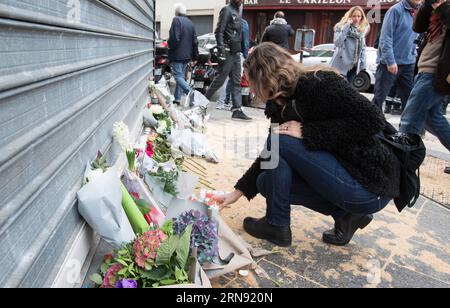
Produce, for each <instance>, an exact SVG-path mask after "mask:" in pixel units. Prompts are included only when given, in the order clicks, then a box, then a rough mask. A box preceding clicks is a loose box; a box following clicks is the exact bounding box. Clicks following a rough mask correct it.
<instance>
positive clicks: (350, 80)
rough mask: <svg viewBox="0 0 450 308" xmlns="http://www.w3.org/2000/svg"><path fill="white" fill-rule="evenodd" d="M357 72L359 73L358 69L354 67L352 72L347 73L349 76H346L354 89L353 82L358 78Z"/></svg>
mask: <svg viewBox="0 0 450 308" xmlns="http://www.w3.org/2000/svg"><path fill="white" fill-rule="evenodd" d="M356 71H357V68H356V67H354V68H352V69H351V70H349V71H348V72H347V75H346V76H344V77H345V78H347V80H348V82H349V83H350V85H351V86H352V87H353V81H354V80H355V78H356V76H358V75H357V74H356Z"/></svg>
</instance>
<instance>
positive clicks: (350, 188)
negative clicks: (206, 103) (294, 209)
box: [221, 43, 400, 247]
mask: <svg viewBox="0 0 450 308" xmlns="http://www.w3.org/2000/svg"><path fill="white" fill-rule="evenodd" d="M244 69H245V74H246V76H247V78H248V81H249V83H250V87H251V88H253V90H254V92H255V93H256V95H257V96H258V97H259V98H260V99H261V100H262V101H266V102H267V104H266V110H265V113H266V115H267V117H268V118H270V120H271V122H272V123H278V124H279V126H278V127H277V128H276V129H272V130H271V133H270V135H269V138H268V142H267V146H268V148H269V150H270V149H271V150H272V151H270V155H271V157H270V161H271V162H277V163H276V164H275V165H274V166H271V163H270V162H267V161H266V160H264V159H263V158H262V157H259V158H258V159H257V160H256V161H255V162H254V164H253V165H252V166H251V168H250V169H249V170H248V171H247V172H246V173H245V175H244V176H243V177H242V178H241V179H240V180H239V181H238V183H237V184H236V186H235V189H236V190H235V191H234V192H232V193H230V194H228V195H226V196H224V197H223V198H222V200H221V202H222V206H223V207H226V206H229V205H231V204H233V203H235V202H236V201H238V200H239V199H240V198H241V197H243V196H245V197H246V198H247V199H248V200H251V199H253V198H254V197H255V196H256V195H257V194H258V193H260V194H261V195H263V196H264V197H265V198H266V203H267V210H266V216H265V217H263V218H260V219H256V218H250V217H248V218H245V220H244V229H245V231H246V232H247V233H249V234H250V235H252V236H254V237H256V238H260V239H265V240H268V241H270V242H272V243H274V244H276V245H278V246H282V247H287V246H290V245H291V243H292V234H291V205H301V206H304V207H307V208H309V209H312V210H314V211H316V212H319V213H321V214H323V215H329V216H332V217H333V218H334V222H335V224H334V229H332V230H329V231H326V232H324V233H323V241H324V242H326V243H328V244H332V245H339V246H343V245H346V244H348V243H349V242H350V240H351V239H352V237H353V235H354V233H355V232H356V231H357V230H358V229H363V228H365V227H366V226H367V225H368V224H369V223H370V222H371V221H372V219H373V216H372V214H374V213H376V212H378V211H380V210H382V209H383V208H384V207H386V205H387V204H388V203H389V202H390V200H392V199H393V198H394V197H397V196H398V195H399V182H400V163H399V161H398V160H397V158H396V157H395V155H394V154H393V153H392V152H391V151H390V149H389V148H387V147H385V146H384V145H383V144H382V143H380V141H379V140H378V138H377V137H376V135H377V134H378V133H380V132H381V131H382V130H383V129H384V128H385V120H384V117H383V115H382V113H381V112H380V111H379V110H378V109H377V108H376V106H374V105H372V104H371V102H370V101H369V100H368V99H367V98H365V97H364V96H362V95H361V94H359V93H358V92H357V91H355V90H354V89H353V88H352V87H351V86H350V85H349V84H348V82H347V81H346V80H345V79H344V78H342V77H341V76H340V75H339V73H336V72H335V71H334V70H333V69H331V68H326V67H314V68H306V67H304V66H303V65H302V64H299V63H297V62H295V61H294V60H293V59H292V57H291V55H290V54H289V53H288V52H286V51H285V50H283V49H282V48H280V47H277V46H276V45H274V44H272V43H263V44H261V45H259V46H258V47H256V48H255V49H254V51H253V53H252V54H250V55H249V57H248V59H247V60H246V61H245V64H244ZM275 142H276V143H277V145H278V146H276V147H275V146H274V143H275ZM275 148H279V149H278V150H277V149H275Z"/></svg>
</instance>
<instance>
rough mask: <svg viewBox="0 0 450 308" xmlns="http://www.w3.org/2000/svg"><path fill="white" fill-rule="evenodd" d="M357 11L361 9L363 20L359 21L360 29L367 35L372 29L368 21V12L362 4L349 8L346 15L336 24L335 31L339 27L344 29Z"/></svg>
mask: <svg viewBox="0 0 450 308" xmlns="http://www.w3.org/2000/svg"><path fill="white" fill-rule="evenodd" d="M356 11H359V12H360V13H361V16H362V18H361V22H360V23H359V27H358V31H359V32H360V33H362V34H364V35H367V34H368V33H369V31H370V25H369V22H368V21H367V17H366V14H365V13H364V10H363V9H362V7H360V6H354V7H352V8H351V9H350V10H348V11H347V12H346V13H345V15H344V17H342V19H341V21H340V22H338V23H337V24H336V26H334V30H335V31H336V30H337V29H339V30H342V29H343V28H344V26H345V24H346V23H347V21H348V20H349V19H350V18H351V17H352V15H353V13H355V12H356Z"/></svg>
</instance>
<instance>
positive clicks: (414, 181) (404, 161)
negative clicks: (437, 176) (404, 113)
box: [378, 123, 426, 212]
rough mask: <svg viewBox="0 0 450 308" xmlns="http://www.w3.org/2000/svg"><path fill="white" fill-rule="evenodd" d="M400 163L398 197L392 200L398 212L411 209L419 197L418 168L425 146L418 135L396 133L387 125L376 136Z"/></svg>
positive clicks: (423, 158) (421, 161) (423, 155)
mask: <svg viewBox="0 0 450 308" xmlns="http://www.w3.org/2000/svg"><path fill="white" fill-rule="evenodd" d="M378 138H379V139H380V140H381V142H382V143H384V144H385V145H387V146H388V147H389V148H390V149H391V151H392V152H393V153H394V154H395V156H396V157H397V159H398V160H399V161H400V165H401V171H400V195H399V196H398V197H397V198H394V203H395V206H396V207H397V209H398V211H399V212H402V211H403V210H404V209H405V207H407V206H408V207H410V208H411V207H413V206H414V204H416V202H417V199H418V198H419V195H420V170H419V168H420V166H421V165H422V163H423V161H424V160H425V155H426V149H425V145H424V143H423V141H422V139H421V138H420V136H418V135H410V134H404V133H400V132H397V131H396V130H395V128H394V127H393V126H392V125H390V124H389V123H388V124H387V127H386V129H385V130H384V131H383V132H382V133H381V134H379V135H378Z"/></svg>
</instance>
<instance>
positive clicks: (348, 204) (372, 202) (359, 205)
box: [343, 196, 384, 215]
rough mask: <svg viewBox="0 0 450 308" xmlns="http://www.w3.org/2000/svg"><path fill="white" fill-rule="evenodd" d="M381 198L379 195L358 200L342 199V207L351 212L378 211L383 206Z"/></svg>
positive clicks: (371, 212)
mask: <svg viewBox="0 0 450 308" xmlns="http://www.w3.org/2000/svg"><path fill="white" fill-rule="evenodd" d="M382 199H383V198H381V197H379V196H376V197H373V198H370V199H367V200H362V201H361V200H358V201H344V204H343V209H344V210H345V211H346V212H349V213H352V214H360V215H369V214H374V213H377V212H379V211H380V210H381V209H382V208H383V207H384V204H382ZM383 203H384V202H383Z"/></svg>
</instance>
